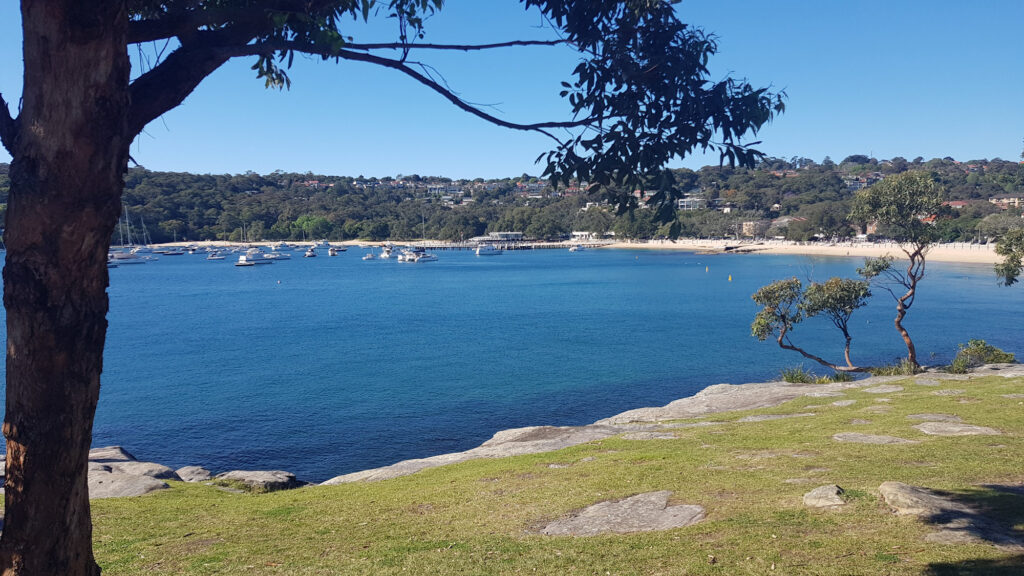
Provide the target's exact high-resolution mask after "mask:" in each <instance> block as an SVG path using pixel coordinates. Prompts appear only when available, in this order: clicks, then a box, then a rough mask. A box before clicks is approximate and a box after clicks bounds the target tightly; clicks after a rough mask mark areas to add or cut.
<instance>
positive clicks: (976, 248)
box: [159, 238, 1001, 264]
mask: <svg viewBox="0 0 1024 576" xmlns="http://www.w3.org/2000/svg"><path fill="white" fill-rule="evenodd" d="M278 242H280V241H273V242H268V241H263V242H251V243H247V244H246V245H250V246H272V245H274V244H277V243H278ZM418 242H424V241H422V240H419V241H412V242H409V244H416V243H418ZM426 242H431V241H429V240H427V241H426ZM578 243H579V242H575V241H565V242H563V244H564V245H565V247H566V248H569V247H570V246H574V245H576V244H578ZM291 244H292V245H302V246H305V245H308V244H309V242H305V243H303V242H291ZM397 244H401V243H397ZM584 244H585V245H587V246H590V247H592V248H600V249H612V250H669V251H672V250H675V251H679V252H704V253H708V254H784V255H804V256H829V257H838V258H847V257H848V258H858V259H860V258H865V257H875V258H877V257H879V256H884V255H886V254H891V255H893V256H895V257H896V258H897V259H905V256H904V254H903V252H902V251H901V250H900V248H899V245H898V244H896V243H877V244H876V243H869V242H839V243H835V244H831V243H817V242H790V241H786V240H763V241H754V240H703V239H698V238H680V239H679V240H676V241H674V242H673V241H671V240H651V241H648V242H615V243H611V244H595V243H584ZM188 245H196V246H203V247H213V246H217V247H225V246H226V247H232V248H237V247H240V246H243V244H242V243H240V242H224V241H218V240H203V241H198V242H171V243H166V244H160V245H159V246H166V247H171V246H177V247H183V246H188ZM331 245H332V246H347V247H350V248H352V247H362V248H366V247H376V246H379V245H380V242H366V241H361V240H344V241H338V242H331ZM927 259H928V260H929V261H931V262H953V263H960V264H995V263H997V262H999V261H1000V259H1001V258H1000V256H999V255H998V254H996V252H995V244H968V243H966V242H955V243H949V244H934V245H932V247H931V248H929V250H928V253H927Z"/></svg>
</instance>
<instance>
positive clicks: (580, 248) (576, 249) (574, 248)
mask: <svg viewBox="0 0 1024 576" xmlns="http://www.w3.org/2000/svg"><path fill="white" fill-rule="evenodd" d="M583 250H585V248H584V247H583V245H582V244H577V245H575V246H571V247H570V248H569V252H582V251H583Z"/></svg>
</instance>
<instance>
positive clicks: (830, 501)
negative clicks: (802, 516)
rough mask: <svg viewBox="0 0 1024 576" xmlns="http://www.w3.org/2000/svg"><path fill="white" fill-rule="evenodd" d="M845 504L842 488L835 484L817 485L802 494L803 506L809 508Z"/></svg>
mask: <svg viewBox="0 0 1024 576" xmlns="http://www.w3.org/2000/svg"><path fill="white" fill-rule="evenodd" d="M843 504H846V500H843V489H842V488H840V487H839V486H837V485H835V484H826V485H824V486H818V487H817V488H815V489H814V490H811V491H810V492H808V493H807V494H804V506H809V507H811V508H834V507H836V506H842V505H843Z"/></svg>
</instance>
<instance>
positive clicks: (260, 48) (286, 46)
mask: <svg viewBox="0 0 1024 576" xmlns="http://www.w3.org/2000/svg"><path fill="white" fill-rule="evenodd" d="M286 50H294V51H296V52H303V53H306V54H314V55H319V56H322V57H324V58H340V59H342V60H351V61H357V62H367V63H370V64H376V65H378V66H383V67H385V68H391V69H393V70H398V71H399V72H402V73H403V74H405V75H407V76H409V77H411V78H413V79H414V80H416V81H417V82H419V83H420V84H423V85H424V86H426V87H428V88H430V89H431V90H433V91H434V92H437V93H438V94H440V95H441V96H442V97H444V98H445V99H446V100H448V101H449V102H451V103H452V104H454V105H455V106H456V107H457V108H459V109H461V110H463V111H465V112H468V113H470V114H472V115H474V116H476V117H478V118H481V119H483V120H486V121H487V122H490V123H491V124H494V125H496V126H501V127H503V128H509V129H512V130H523V131H531V132H539V133H541V134H544V135H545V136H547V137H549V138H551V139H552V140H554V141H556V142H558V143H561V140H559V139H558V138H557V137H556V136H555V135H553V134H552V133H551V132H549V131H548V130H549V129H557V128H579V127H582V126H587V125H590V124H594V123H595V122H598V121H599V120H600V119H599V118H596V117H593V116H591V117H587V118H582V119H578V120H571V121H566V122H536V123H533V124H519V123H516V122H509V121H507V120H502V119H501V118H498V117H496V116H493V115H491V114H488V113H486V112H484V111H483V110H480V109H479V108H477V107H475V106H473V105H471V104H469V103H467V102H466V101H465V100H463V99H461V98H459V97H458V96H456V95H455V94H454V93H453V92H452V91H451V90H449V89H447V88H445V87H444V86H442V85H441V84H440V83H438V82H437V81H435V80H433V79H432V78H430V77H428V76H426V75H425V74H423V73H421V72H419V71H417V70H415V69H414V68H413V65H415V63H412V62H403V61H401V60H393V59H390V58H383V57H380V56H376V55H373V54H364V53H362V52H353V51H351V50H347V49H341V50H337V51H334V52H330V53H325V52H324V51H323V50H320V49H317V47H315V46H310V45H306V44H302V43H297V42H284V41H267V42H260V43H255V44H248V45H246V46H230V47H225V48H223V49H220V50H218V53H219V54H221V55H225V56H227V57H235V56H258V55H265V54H270V53H273V52H279V51H286Z"/></svg>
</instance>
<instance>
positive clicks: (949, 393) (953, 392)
mask: <svg viewBox="0 0 1024 576" xmlns="http://www.w3.org/2000/svg"><path fill="white" fill-rule="evenodd" d="M964 392H966V390H960V389H959V388H948V389H946V390H936V391H935V392H932V394H935V395H936V396H959V395H961V394H963V393H964Z"/></svg>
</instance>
